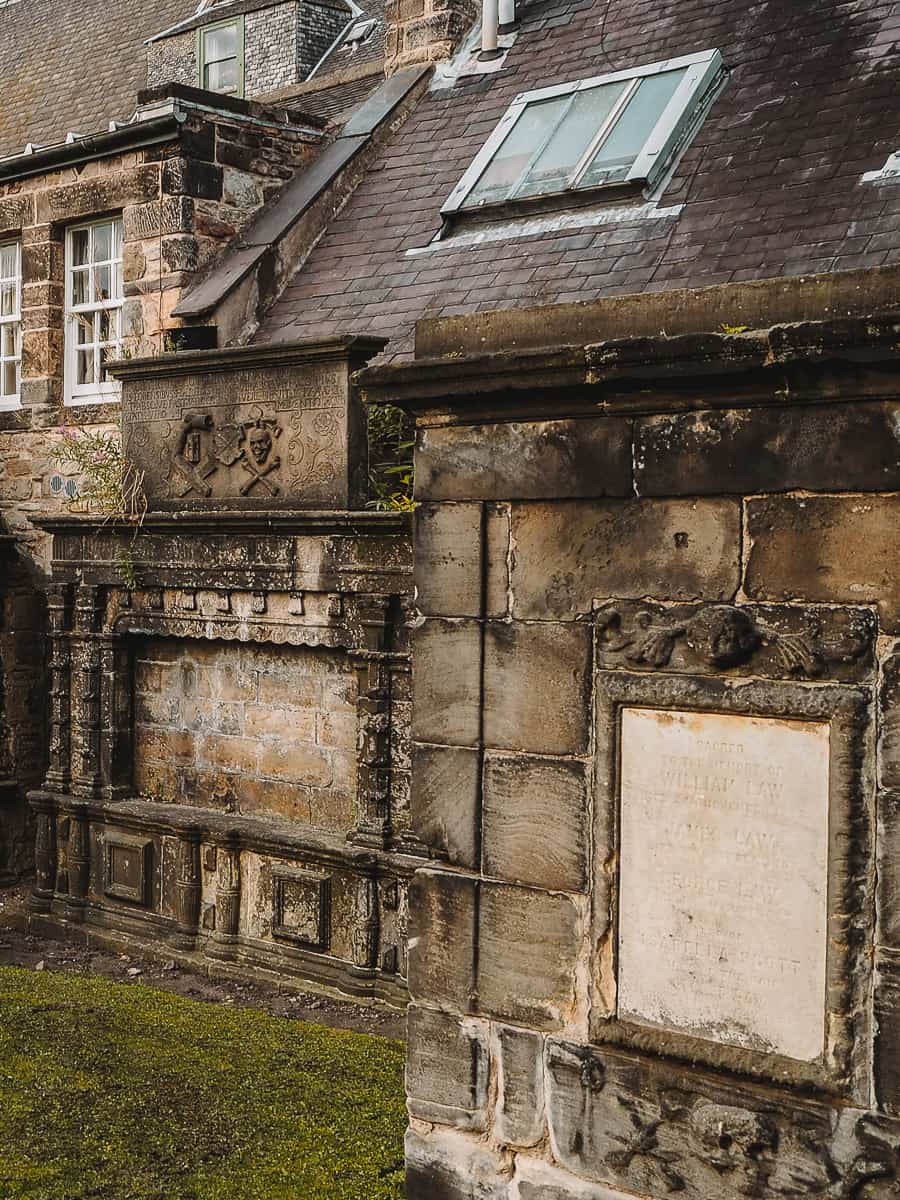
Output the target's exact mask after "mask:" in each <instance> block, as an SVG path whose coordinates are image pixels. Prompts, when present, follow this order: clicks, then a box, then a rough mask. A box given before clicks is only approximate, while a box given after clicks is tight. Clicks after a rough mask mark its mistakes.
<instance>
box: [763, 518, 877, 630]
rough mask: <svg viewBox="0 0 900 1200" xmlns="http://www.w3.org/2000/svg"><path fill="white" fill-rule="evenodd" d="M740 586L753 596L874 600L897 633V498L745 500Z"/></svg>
mask: <svg viewBox="0 0 900 1200" xmlns="http://www.w3.org/2000/svg"><path fill="white" fill-rule="evenodd" d="M747 523H748V530H749V534H750V557H749V561H748V563H747V571H746V579H745V583H744V587H745V589H746V592H747V594H748V595H749V596H751V597H752V598H753V599H756V600H788V599H790V600H795V601H796V600H797V599H803V600H811V601H813V602H816V601H820V602H822V603H826V604H877V605H878V608H879V611H880V613H881V619H882V621H883V622H884V625H885V627H886V629H887V630H888V632H890V633H897V632H900V576H898V573H897V571H896V570H895V564H896V562H897V557H898V553H900V498H898V497H896V496H867V497H866V498H864V499H862V498H858V497H852V496H802V497H800V496H779V497H772V498H763V499H755V500H748V501H747Z"/></svg>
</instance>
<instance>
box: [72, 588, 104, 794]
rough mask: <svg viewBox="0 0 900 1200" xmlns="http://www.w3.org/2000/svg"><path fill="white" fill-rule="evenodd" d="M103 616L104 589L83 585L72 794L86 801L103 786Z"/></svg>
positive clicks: (78, 608)
mask: <svg viewBox="0 0 900 1200" xmlns="http://www.w3.org/2000/svg"><path fill="white" fill-rule="evenodd" d="M102 615H103V594H102V591H101V589H100V588H99V587H96V586H95V585H93V584H82V585H81V586H80V587H79V588H78V591H77V594H76V597H75V630H74V634H73V636H72V740H73V747H72V748H73V752H74V753H73V764H72V766H73V781H72V792H73V793H74V795H76V796H78V797H81V798H83V799H85V800H90V799H93V798H94V797H95V796H98V795H99V794H100V793H101V790H102V784H103V779H102V775H101V760H100V734H101V728H102V705H101V691H102V688H101V672H102V663H101V651H102V645H101V641H102V635H101V633H100V626H101V621H102Z"/></svg>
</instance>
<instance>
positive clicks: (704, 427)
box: [634, 403, 900, 496]
mask: <svg viewBox="0 0 900 1200" xmlns="http://www.w3.org/2000/svg"><path fill="white" fill-rule="evenodd" d="M898 415H900V405H898V404H892V403H885V404H853V405H838V404H829V405H816V406H811V407H809V408H757V409H730V410H725V411H719V412H697V413H676V414H667V415H665V416H656V417H645V418H643V419H641V420H639V421H638V422H637V426H636V429H635V455H634V458H635V463H636V464H637V465H636V470H635V481H636V484H637V490H638V493H639V494H640V495H641V496H681V495H695V496H697V495H700V496H702V495H714V494H721V493H723V492H731V493H737V494H739V495H740V494H744V495H748V494H749V495H752V494H754V493H759V492H785V491H791V490H793V489H800V488H802V489H804V490H809V491H829V492H843V491H889V490H893V489H894V488H897V487H898V486H900V424H898Z"/></svg>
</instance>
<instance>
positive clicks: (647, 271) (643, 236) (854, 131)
mask: <svg viewBox="0 0 900 1200" xmlns="http://www.w3.org/2000/svg"><path fill="white" fill-rule="evenodd" d="M521 15H522V18H523V19H522V23H521V29H520V32H519V36H518V39H517V41H516V42H515V45H514V46H513V48H512V50H511V51H510V54H509V56H508V58H507V60H506V65H505V66H504V68H503V69H502V70H501V71H499V72H498V73H496V74H493V75H486V76H482V77H481V78H477V79H469V80H460V81H457V83H456V84H455V85H454V86H453V87H452V88H450V89H448V90H444V91H439V90H435V91H432V92H430V93H429V94H428V95H427V96H426V97H425V98H423V99H422V100H421V101H420V102H419V104H418V106H417V108H416V110H415V111H414V113H413V114H412V115H411V116H410V117H409V119H408V120H407V121H406V123H405V124H404V125H403V126H402V127H401V128H400V130H399V131H398V133H397V134H396V135H395V136H394V138H393V140H392V141H391V142H389V143H388V144H387V145H386V146H384V147H383V148H382V150H381V151H380V152H379V156H378V157H377V159H376V160H375V162H374V165H373V166H372V168H371V169H370V171H369V172H368V174H367V175H366V177H365V178H364V179H363V181H362V183H361V184H360V186H359V187H358V189H357V190H356V192H355V193H354V195H353V196H352V198H351V199H350V201H349V202H348V203H347V205H346V206H345V207H344V208H343V210H342V211H341V213H340V214H339V215H338V217H337V218H336V219H335V220H334V221H333V222H332V224H331V226H330V228H329V230H328V232H327V233H326V234H325V236H323V238H322V239H321V240H320V242H319V243H318V245H317V247H316V248H315V250H314V251H313V252H312V254H311V255H310V256H309V258H308V259H307V261H306V263H305V264H304V265H303V267H302V269H301V270H300V271H299V272H298V273H297V275H296V276H295V277H294V279H293V281H292V282H291V284H290V285H289V286H288V288H287V290H286V291H285V293H284V295H283V296H282V298H281V299H280V301H279V302H278V303H277V304H276V305H275V307H274V309H273V310H272V312H271V313H270V314H269V316H268V318H267V319H266V321H265V323H264V325H263V327H262V329H261V331H260V333H259V335H258V337H259V340H282V339H293V338H303V337H314V336H320V335H322V334H325V333H329V334H338V333H344V332H351V331H352V332H365V333H373V334H382V335H384V336H387V337H390V338H391V339H392V340H391V344H390V346H389V348H388V349H389V354H388V357H394V358H396V357H406V356H408V355H409V354H411V352H412V331H413V326H414V323H415V321H416V320H417V319H418V318H420V317H422V316H441V315H444V316H447V315H454V314H463V313H469V312H475V311H479V310H486V309H495V308H498V307H511V306H533V305H536V304H542V303H548V304H549V303H556V302H567V301H577V300H594V299H599V298H602V297H604V296H610V295H615V294H624V293H640V292H646V291H661V290H665V289H673V288H682V287H691V286H704V285H709V284H715V283H726V282H733V281H739V280H752V279H758V278H767V277H772V276H791V275H800V274H806V273H811V272H823V271H825V272H827V271H834V270H841V269H851V268H860V267H867V266H878V265H881V264H885V263H889V262H891V263H893V262H900V180H897V181H895V182H894V183H891V184H881V185H878V184H869V183H862V182H861V176H862V174H863V173H864V172H868V171H873V170H878V169H879V168H881V167H882V166H883V165H884V163H885V161H886V159H887V157H888V155H889V154H890V153H891V152H892V151H893V150H895V149H897V148H898V147H900V126H898V121H897V94H898V83H900V79H898V76H900V5H898V4H897V2H896V0H756V2H755V3H754V2H751V3H748V4H740V3H735V2H734V0H531V3H529V4H528V5H527V7H524V8H523V9H522V10H521ZM714 47H718V48H719V49H720V50H721V51H722V53H723V55H724V59H725V63H726V65H727V67H728V68H729V69H730V72H731V77H730V80H729V82H728V84H727V86H726V88H725V90H724V91H723V92H722V94H721V95H720V96H719V98H718V99H717V101H716V103H715V105H714V107H713V108H712V110H711V111H710V113H709V115H708V116H707V118H706V121H705V123H704V124H703V126H702V128H701V129H700V131H699V133H698V134H697V136H696V137H695V139H694V141H693V142H692V144H691V145H690V147H689V148H688V150H687V151H686V153H685V154H684V156H683V158H682V160H681V162H680V165H679V167H678V169H677V171H676V172H675V175H674V177H673V178H672V180H671V182H670V184H669V185H668V187H667V188H666V190H665V192H664V194H663V196H662V198H661V200H660V202H659V203H660V207H661V208H672V209H675V210H676V211H675V212H674V213H672V214H671V215H669V216H667V217H662V218H660V217H657V218H655V219H652V220H650V219H646V218H640V219H636V218H633V217H632V218H628V219H623V220H617V221H614V222H613V221H607V222H606V223H604V224H589V223H588V221H587V220H584V219H583V214H580V213H577V212H572V213H570V214H568V215H567V218H566V220H565V221H558V220H557V221H554V220H552V219H548V221H547V222H546V226H545V227H542V229H541V231H540V232H538V233H532V234H531V235H530V236H522V235H521V231H519V233H518V234H517V233H516V231H515V229H513V228H509V229H508V230H506V231H504V232H503V236H502V239H501V240H497V241H493V242H487V243H485V244H482V245H459V244H458V245H457V246H456V247H454V245H453V240H452V239H450V240H449V241H448V242H447V243H445V246H444V248H442V249H440V250H438V251H437V252H432V253H425V254H412V255H411V254H409V253H407V252H408V251H410V250H415V249H417V248H422V247H425V246H427V245H428V243H429V242H430V240H431V238H432V237H433V235H434V234H435V233H436V232H437V230H438V229H439V228H440V225H441V218H440V215H439V210H440V207H441V204H442V203H443V202H444V200H445V199H446V198H447V196H448V195H449V193H450V191H451V190H452V188H453V186H454V185H455V184H456V183H457V182H458V180H459V178H460V176H461V175H462V173H463V171H464V170H465V169H466V167H467V166H468V165H469V163H470V162H471V160H472V158H473V157H474V155H475V153H476V152H477V151H478V149H479V148H480V147H481V146H482V144H483V142H484V140H485V138H486V137H487V135H488V134H489V133H490V132H491V130H492V129H493V128H494V126H495V124H496V122H497V121H498V120H499V118H500V117H501V116H502V114H503V113H504V111H505V110H506V108H507V106H508V104H509V103H510V102H511V100H512V99H513V98H514V97H515V96H516V95H517V94H518V93H519V92H522V91H525V90H529V89H532V88H536V87H542V86H546V85H549V84H554V83H563V82H568V81H571V80H576V79H581V78H586V77H589V76H594V75H598V74H603V73H604V72H606V71H613V70H621V69H625V68H628V67H631V66H638V65H640V64H644V63H651V62H654V61H658V60H661V59H665V58H670V57H675V56H679V55H685V54H692V53H696V52H699V51H703V50H707V49H712V48H714Z"/></svg>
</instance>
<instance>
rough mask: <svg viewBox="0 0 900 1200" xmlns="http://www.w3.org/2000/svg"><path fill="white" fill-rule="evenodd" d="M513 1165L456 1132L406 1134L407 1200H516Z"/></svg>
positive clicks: (473, 1140) (412, 1132) (438, 1130)
mask: <svg viewBox="0 0 900 1200" xmlns="http://www.w3.org/2000/svg"><path fill="white" fill-rule="evenodd" d="M511 1174H512V1165H511V1163H510V1162H508V1161H507V1160H506V1159H505V1158H504V1157H503V1156H501V1155H499V1154H496V1153H495V1152H494V1151H492V1150H490V1149H488V1147H486V1146H484V1145H483V1144H481V1143H480V1142H478V1141H477V1140H476V1139H474V1138H472V1137H470V1136H467V1135H466V1134H464V1133H457V1132H455V1131H454V1130H447V1129H437V1130H433V1131H432V1132H431V1133H429V1134H427V1135H423V1134H420V1133H418V1132H417V1131H416V1130H414V1129H408V1130H407V1132H406V1190H405V1195H406V1200H512V1197H511V1195H510V1192H509V1181H510V1176H511Z"/></svg>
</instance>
